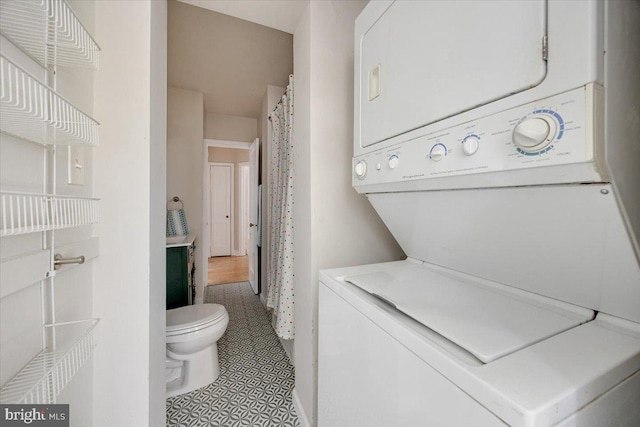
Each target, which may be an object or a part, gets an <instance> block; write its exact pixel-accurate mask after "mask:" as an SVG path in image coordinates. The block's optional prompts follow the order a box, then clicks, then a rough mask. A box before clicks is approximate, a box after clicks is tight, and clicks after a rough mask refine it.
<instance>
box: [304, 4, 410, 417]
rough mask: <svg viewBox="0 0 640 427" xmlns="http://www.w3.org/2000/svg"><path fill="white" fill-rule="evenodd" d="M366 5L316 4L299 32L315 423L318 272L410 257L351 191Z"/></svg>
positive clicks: (309, 396) (310, 409)
mask: <svg viewBox="0 0 640 427" xmlns="http://www.w3.org/2000/svg"><path fill="white" fill-rule="evenodd" d="M366 3H367V2H366V1H350V2H344V1H311V2H310V3H309V7H308V9H307V11H306V12H305V14H304V15H303V17H302V19H301V22H300V24H299V26H298V28H297V29H296V32H295V34H294V76H295V77H294V78H295V82H294V86H295V101H296V102H295V113H294V114H295V120H294V136H295V138H294V147H295V149H294V162H295V167H294V188H295V190H294V193H295V194H294V198H295V211H294V218H295V219H294V226H295V240H294V245H295V263H294V273H295V294H296V300H295V328H296V339H295V362H296V363H295V367H296V384H295V392H294V399H295V400H296V401H297V402H298V405H299V407H301V409H302V410H303V411H304V415H305V416H306V418H307V419H308V420H309V422H310V423H311V424H312V425H315V420H316V408H317V397H316V388H317V360H318V351H317V342H318V340H317V320H318V270H320V269H324V268H333V267H341V266H348V265H358V264H367V263H373V262H383V261H391V260H398V259H402V258H404V254H403V252H402V250H401V249H400V247H399V246H398V244H397V243H396V241H395V240H394V239H393V237H392V236H391V234H390V233H389V231H388V230H387V228H386V227H385V226H384V224H383V223H382V221H381V220H380V218H379V217H378V216H377V214H376V213H375V211H374V210H373V208H372V207H371V205H370V204H369V203H368V201H367V200H366V198H365V197H364V196H362V195H358V194H357V193H356V192H355V190H354V189H353V188H352V186H351V158H352V154H353V37H354V36H353V29H354V20H355V18H356V16H357V15H358V13H359V12H360V11H361V10H362V8H363V7H364V6H365V4H366Z"/></svg>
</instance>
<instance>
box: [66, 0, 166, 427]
mask: <svg viewBox="0 0 640 427" xmlns="http://www.w3.org/2000/svg"><path fill="white" fill-rule="evenodd" d="M165 14H166V4H165V2H157V1H150V0H145V1H136V2H114V1H109V2H106V1H100V2H96V15H95V16H96V39H97V40H98V42H99V43H100V45H101V47H102V53H101V67H100V71H99V72H98V73H97V74H96V84H95V115H96V117H98V118H99V121H100V122H101V127H100V138H101V145H100V146H99V147H98V148H96V149H95V153H94V154H95V170H94V172H95V173H94V190H95V194H96V195H97V196H98V197H100V198H101V202H100V208H101V215H100V223H99V225H98V226H97V227H96V230H97V232H98V234H99V235H100V236H101V240H100V245H101V255H100V257H98V258H97V259H96V260H95V261H94V271H93V273H94V275H93V280H94V283H95V286H94V294H93V306H94V314H95V315H96V316H97V317H100V318H101V319H102V320H101V323H100V325H99V344H98V348H97V350H96V353H95V355H94V363H95V371H94V395H95V398H94V417H93V425H95V426H159V425H164V423H165V411H164V390H163V388H162V387H161V384H163V383H164V372H162V371H161V369H160V367H161V366H163V364H164V357H165V348H164V320H163V319H164V310H165V308H164V299H165V295H164V292H165V281H164V269H165V261H164V259H165V258H164V239H163V237H164V220H162V217H163V216H164V199H165V197H164V181H163V179H162V178H161V177H162V175H163V173H164V171H163V170H164V161H163V160H164V154H163V153H164V151H165V141H164V137H163V128H164V127H165V119H164V113H163V106H162V104H161V103H162V100H163V98H164V90H165V88H164V87H165V86H166V82H165V79H164V70H163V68H164V67H163V63H164V61H165V55H164V48H163V43H164V41H163V38H164V28H163V27H164V24H163V20H164V19H166V18H165V16H166V15H165ZM158 103H159V105H158ZM72 411H73V409H72Z"/></svg>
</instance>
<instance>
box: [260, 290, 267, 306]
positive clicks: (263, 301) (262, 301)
mask: <svg viewBox="0 0 640 427" xmlns="http://www.w3.org/2000/svg"><path fill="white" fill-rule="evenodd" d="M260 302H261V303H262V306H263V307H264V308H267V300H266V298H265V297H264V294H263V293H262V292H260Z"/></svg>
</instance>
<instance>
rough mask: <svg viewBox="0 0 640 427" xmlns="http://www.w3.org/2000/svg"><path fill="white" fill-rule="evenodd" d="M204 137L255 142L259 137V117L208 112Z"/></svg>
mask: <svg viewBox="0 0 640 427" xmlns="http://www.w3.org/2000/svg"><path fill="white" fill-rule="evenodd" d="M204 137H205V138H207V139H221V140H225V141H240V142H253V140H254V139H256V138H257V137H258V119H256V118H254V117H240V116H228V115H224V114H214V113H206V114H205V119H204Z"/></svg>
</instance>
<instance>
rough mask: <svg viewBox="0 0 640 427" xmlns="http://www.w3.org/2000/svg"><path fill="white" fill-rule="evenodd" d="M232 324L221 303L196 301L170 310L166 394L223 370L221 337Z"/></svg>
mask: <svg viewBox="0 0 640 427" xmlns="http://www.w3.org/2000/svg"><path fill="white" fill-rule="evenodd" d="M228 324H229V314H228V313H227V310H226V309H225V308H224V306H222V305H220V304H197V305H189V306H186V307H180V308H174V309H172V310H167V330H166V334H167V335H166V338H167V350H166V373H167V375H166V385H167V397H171V396H177V395H179V394H184V393H188V392H190V391H193V390H196V389H198V388H200V387H204V386H206V385H208V384H211V383H212V382H214V381H215V380H216V379H217V378H218V375H219V374H220V366H219V364H218V344H217V342H218V340H219V339H220V337H222V335H223V334H224V331H225V330H226V329H227V325H228Z"/></svg>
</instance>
